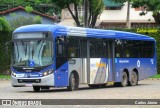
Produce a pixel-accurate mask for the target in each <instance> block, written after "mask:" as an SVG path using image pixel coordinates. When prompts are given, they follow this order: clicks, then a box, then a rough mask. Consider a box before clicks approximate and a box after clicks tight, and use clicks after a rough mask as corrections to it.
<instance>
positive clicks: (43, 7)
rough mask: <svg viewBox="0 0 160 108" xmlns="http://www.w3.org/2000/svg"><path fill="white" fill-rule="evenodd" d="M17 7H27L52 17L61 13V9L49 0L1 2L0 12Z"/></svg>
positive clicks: (10, 0)
mask: <svg viewBox="0 0 160 108" xmlns="http://www.w3.org/2000/svg"><path fill="white" fill-rule="evenodd" d="M18 6H23V7H26V6H29V7H32V8H33V10H35V11H38V12H41V13H44V14H49V15H53V13H55V14H60V12H61V9H60V8H59V7H58V6H56V5H55V4H53V3H52V2H51V0H1V3H0V11H4V10H7V9H11V8H14V7H18Z"/></svg>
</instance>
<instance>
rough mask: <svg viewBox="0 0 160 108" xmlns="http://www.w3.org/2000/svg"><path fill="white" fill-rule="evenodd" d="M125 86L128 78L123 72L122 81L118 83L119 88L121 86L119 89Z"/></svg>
mask: <svg viewBox="0 0 160 108" xmlns="http://www.w3.org/2000/svg"><path fill="white" fill-rule="evenodd" d="M127 84H128V76H127V73H126V72H125V71H124V72H123V73H122V80H121V82H120V86H121V87H126V86H127Z"/></svg>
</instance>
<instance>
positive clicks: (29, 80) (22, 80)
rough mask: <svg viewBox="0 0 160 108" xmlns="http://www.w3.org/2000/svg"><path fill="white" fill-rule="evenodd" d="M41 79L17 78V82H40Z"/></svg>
mask: <svg viewBox="0 0 160 108" xmlns="http://www.w3.org/2000/svg"><path fill="white" fill-rule="evenodd" d="M40 82H41V79H18V83H40Z"/></svg>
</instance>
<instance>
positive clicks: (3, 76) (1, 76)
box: [0, 74, 11, 79]
mask: <svg viewBox="0 0 160 108" xmlns="http://www.w3.org/2000/svg"><path fill="white" fill-rule="evenodd" d="M10 78H11V76H10V75H9V76H7V75H1V74H0V79H10Z"/></svg>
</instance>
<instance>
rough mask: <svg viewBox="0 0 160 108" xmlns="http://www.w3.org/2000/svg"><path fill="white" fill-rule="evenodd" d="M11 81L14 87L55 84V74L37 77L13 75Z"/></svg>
mask: <svg viewBox="0 0 160 108" xmlns="http://www.w3.org/2000/svg"><path fill="white" fill-rule="evenodd" d="M11 83H12V86H13V87H27V86H54V75H53V74H51V75H48V76H45V77H37V78H17V77H14V76H12V80H11Z"/></svg>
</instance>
